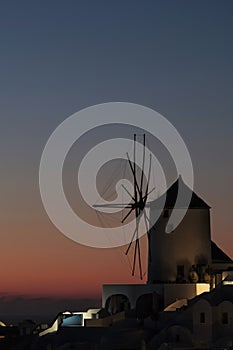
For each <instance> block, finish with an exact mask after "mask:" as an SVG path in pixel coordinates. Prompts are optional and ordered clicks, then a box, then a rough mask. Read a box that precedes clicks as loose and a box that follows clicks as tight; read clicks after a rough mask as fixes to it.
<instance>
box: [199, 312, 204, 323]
mask: <svg viewBox="0 0 233 350" xmlns="http://www.w3.org/2000/svg"><path fill="white" fill-rule="evenodd" d="M200 323H205V313H204V312H201V313H200Z"/></svg>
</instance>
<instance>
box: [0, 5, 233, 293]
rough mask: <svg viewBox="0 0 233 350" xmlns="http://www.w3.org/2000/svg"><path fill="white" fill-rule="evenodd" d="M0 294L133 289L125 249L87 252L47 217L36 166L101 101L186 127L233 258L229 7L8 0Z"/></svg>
mask: <svg viewBox="0 0 233 350" xmlns="http://www.w3.org/2000/svg"><path fill="white" fill-rule="evenodd" d="M0 38H1V41H0V43H1V55H0V72H1V74H0V77H1V78H0V79H1V95H0V96H1V97H0V98H1V103H0V116H1V128H0V130H1V138H0V144H1V147H0V152H1V211H0V217H1V221H0V222H1V226H0V230H1V231H0V232H1V245H0V252H1V253H0V264H1V271H0V276H1V279H0V280H1V283H0V294H1V295H25V296H49V297H52V296H59V297H61V296H62V297H69V296H70V297H71V296H72V297H76V298H78V297H80V298H83V297H91V298H92V297H99V296H100V293H101V285H102V284H103V283H127V282H128V283H133V282H138V281H139V280H138V279H137V278H136V279H132V278H131V276H130V268H129V265H128V264H127V261H126V260H125V259H124V254H123V252H122V250H121V249H120V248H117V249H111V250H103V249H94V248H88V247H85V246H81V245H79V244H77V243H74V242H72V241H71V240H69V239H68V238H66V237H65V236H64V235H62V234H61V233H60V232H59V231H58V230H57V229H56V228H55V227H54V226H53V224H52V223H51V222H50V220H49V218H48V216H47V214H46V212H45V210H44V208H43V205H42V202H41V198H40V192H39V184H38V169H39V162H40V157H41V153H42V151H43V148H44V146H45V143H46V141H47V139H48V137H49V136H50V134H51V133H52V132H53V130H54V129H55V128H56V127H57V126H58V125H59V124H60V123H61V122H62V121H63V120H64V119H65V118H67V117H68V116H69V115H71V114H73V113H74V112H76V111H78V110H80V109H82V108H84V107H88V106H91V105H94V104H98V103H102V102H110V101H126V102H133V103H137V104H142V105H145V106H148V107H151V108H153V109H155V110H157V111H158V112H160V113H161V114H162V115H164V116H165V117H166V118H167V119H168V120H170V121H171V123H173V125H174V126H175V127H176V128H177V130H178V131H179V132H180V134H181V136H182V137H183V139H184V141H185V142H186V144H187V146H188V149H189V151H190V154H191V157H192V161H193V165H194V174H195V190H196V192H197V193H198V194H199V195H200V196H201V197H202V198H203V199H204V200H206V201H207V202H208V204H209V205H210V206H211V207H212V211H211V213H212V217H211V224H212V237H213V239H214V240H215V242H216V243H217V244H218V245H220V247H222V248H223V249H224V250H225V251H226V252H227V253H228V254H229V255H230V256H231V257H232V258H233V238H232V234H233V215H232V207H233V200H232V198H233V185H232V183H233V155H232V152H233V2H232V0H222V1H219V0H218V1H216V0H205V1H203V0H190V1H187V0H176V1H175V0H153V1H137V0H131V1H129V0H119V1H113V0H110V1H109V0H106V1H102V0H98V1H96V0H93V1H88V0H83V1H79V0H69V1H65V0H63V1H60V0H40V1H36V0H35V1H29V0H28V1H25V0H21V1H17V0H14V1H13V0H3V1H1V8H0Z"/></svg>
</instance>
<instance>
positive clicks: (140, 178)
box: [93, 134, 155, 280]
mask: <svg viewBox="0 0 233 350" xmlns="http://www.w3.org/2000/svg"><path fill="white" fill-rule="evenodd" d="M136 142H137V135H136V134H134V146H133V161H132V160H131V159H130V157H129V153H128V152H127V153H126V156H127V160H128V164H129V167H130V171H131V173H132V176H133V194H131V193H130V192H129V191H128V189H127V188H126V187H125V186H124V185H123V184H122V188H123V189H124V191H125V192H126V193H127V194H128V195H129V197H130V199H131V201H130V203H126V204H123V203H119V204H114V205H111V204H105V205H101V204H95V205H94V206H93V207H94V208H103V207H106V208H122V209H128V213H127V214H126V215H125V216H124V217H123V219H122V220H121V222H122V223H124V222H125V221H126V220H127V219H128V218H129V217H130V216H131V214H132V215H133V214H134V216H135V229H134V232H133V235H132V239H131V241H130V243H129V245H128V247H127V249H126V252H125V254H126V255H128V253H129V251H130V249H131V248H133V246H134V252H133V264H132V276H134V275H135V269H136V262H137V261H138V268H139V275H140V279H141V280H142V278H143V272H142V261H141V248H140V240H139V224H140V220H144V223H145V228H146V233H147V239H148V258H149V262H151V248H150V230H149V226H150V220H149V218H148V215H147V213H146V211H145V207H146V204H148V196H149V194H150V193H151V192H153V191H154V190H155V188H154V187H153V188H152V189H151V190H149V184H150V177H151V159H152V157H151V154H150V156H149V168H148V174H147V183H146V186H144V181H145V179H144V176H145V174H144V169H145V149H146V135H145V134H143V152H142V166H141V168H140V172H139V174H138V171H137V169H136V152H137V149H136ZM133 243H134V244H133Z"/></svg>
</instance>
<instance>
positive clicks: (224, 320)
mask: <svg viewBox="0 0 233 350" xmlns="http://www.w3.org/2000/svg"><path fill="white" fill-rule="evenodd" d="M222 324H228V312H223V313H222Z"/></svg>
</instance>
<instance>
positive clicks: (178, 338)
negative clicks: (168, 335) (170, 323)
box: [176, 334, 180, 343]
mask: <svg viewBox="0 0 233 350" xmlns="http://www.w3.org/2000/svg"><path fill="white" fill-rule="evenodd" d="M176 342H177V343H179V342H180V335H179V334H176Z"/></svg>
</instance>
